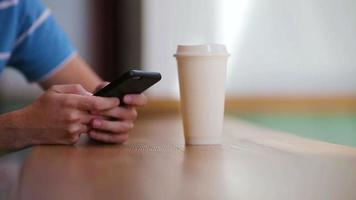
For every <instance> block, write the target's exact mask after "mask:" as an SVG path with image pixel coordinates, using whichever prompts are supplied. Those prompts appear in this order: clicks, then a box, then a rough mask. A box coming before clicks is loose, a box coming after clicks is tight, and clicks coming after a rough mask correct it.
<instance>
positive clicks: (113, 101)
mask: <svg viewBox="0 0 356 200" xmlns="http://www.w3.org/2000/svg"><path fill="white" fill-rule="evenodd" d="M68 101H69V104H71V105H72V106H74V107H76V108H78V109H80V110H86V111H103V110H109V109H112V108H115V107H117V106H119V104H120V101H119V99H118V98H116V97H97V96H80V95H75V96H74V95H73V97H72V99H71V100H68Z"/></svg>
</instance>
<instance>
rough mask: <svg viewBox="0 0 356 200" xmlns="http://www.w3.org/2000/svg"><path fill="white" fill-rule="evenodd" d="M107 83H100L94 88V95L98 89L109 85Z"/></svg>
mask: <svg viewBox="0 0 356 200" xmlns="http://www.w3.org/2000/svg"><path fill="white" fill-rule="evenodd" d="M109 83H110V82H102V83H100V84H99V85H98V86H96V89H95V91H94V93H96V92H97V91H99V90H100V89H102V88H104V87H105V86H107V85H109Z"/></svg>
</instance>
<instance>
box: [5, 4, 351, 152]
mask: <svg viewBox="0 0 356 200" xmlns="http://www.w3.org/2000/svg"><path fill="white" fill-rule="evenodd" d="M44 2H45V3H46V4H47V5H48V6H49V7H50V8H51V9H52V13H53V14H54V16H55V17H56V18H57V20H58V22H59V23H60V24H61V25H62V27H63V29H64V30H65V31H66V32H67V33H68V35H69V36H70V37H71V39H72V41H73V43H74V44H75V45H76V46H77V48H78V52H79V53H80V54H81V55H82V57H84V58H85V59H86V60H87V61H88V63H89V64H90V65H91V66H92V67H93V68H94V69H95V70H96V71H97V72H98V73H99V74H100V75H101V76H102V77H104V78H105V79H106V80H109V81H110V80H113V79H114V78H115V77H117V76H119V74H120V73H122V72H123V71H125V70H127V69H129V68H142V69H146V70H153V71H160V72H161V73H162V75H163V80H162V81H161V82H160V83H159V84H158V85H156V86H155V87H154V88H152V89H150V91H149V92H148V95H149V96H150V99H151V103H150V105H149V106H148V107H151V108H152V109H151V110H150V109H148V111H147V112H156V111H155V110H157V109H158V108H159V109H160V110H162V109H163V110H177V107H178V100H179V93H178V77H177V69H176V62H175V59H174V57H173V54H174V53H175V50H176V46H177V44H201V43H222V44H225V45H226V46H227V48H228V51H229V52H230V53H231V57H230V60H229V64H228V74H227V78H228V79H227V86H226V88H227V102H226V113H227V115H229V116H231V117H234V118H237V119H243V120H247V121H250V122H253V123H256V124H258V125H262V126H267V127H270V128H274V129H277V130H282V131H288V132H290V133H293V134H298V135H301V136H305V137H310V138H314V139H320V140H324V141H328V142H334V143H339V144H346V145H351V146H356V77H355V76H356V40H355V36H356V12H355V10H356V1H354V0H337V1H336V0H299V1H292V0H269V1H263V0H169V1H166V0H149V1H144V0H105V1H99V0H76V1H71V0H61V1H55V0H44ZM0 76H1V77H0V92H1V93H0V97H1V105H2V107H1V109H2V112H6V111H9V110H13V109H16V108H20V107H22V106H24V105H27V104H28V103H30V102H31V101H33V99H35V98H36V97H37V96H38V95H39V94H40V93H41V90H40V89H39V87H38V86H37V85H34V84H32V85H31V84H30V85H29V84H28V83H26V81H25V80H24V78H23V77H22V75H21V74H19V73H18V72H17V71H15V70H13V69H11V68H8V69H6V70H5V71H4V73H2V74H1V75H0Z"/></svg>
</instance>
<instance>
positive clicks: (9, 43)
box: [0, 0, 75, 82]
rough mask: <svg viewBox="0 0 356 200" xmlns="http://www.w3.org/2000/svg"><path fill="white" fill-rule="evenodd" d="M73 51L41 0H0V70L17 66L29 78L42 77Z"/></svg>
mask: <svg viewBox="0 0 356 200" xmlns="http://www.w3.org/2000/svg"><path fill="white" fill-rule="evenodd" d="M74 54H75V51H74V48H73V46H72V44H71V42H70V40H69V39H68V37H67V35H66V34H65V33H64V32H63V31H62V30H61V28H60V27H59V26H58V24H57V22H56V21H55V19H54V18H53V16H52V15H51V11H50V10H49V9H48V8H46V7H45V6H44V5H43V3H42V2H40V0H0V71H2V70H3V69H4V67H5V66H10V67H14V68H16V69H18V70H19V71H20V72H21V73H23V74H24V76H25V77H26V79H27V80H28V81H30V82H34V81H40V80H44V79H46V78H47V77H49V76H50V75H52V74H53V73H55V72H56V71H57V70H58V69H60V67H61V66H63V65H64V64H65V63H66V62H67V61H68V60H69V59H70V58H72V57H73V55H74Z"/></svg>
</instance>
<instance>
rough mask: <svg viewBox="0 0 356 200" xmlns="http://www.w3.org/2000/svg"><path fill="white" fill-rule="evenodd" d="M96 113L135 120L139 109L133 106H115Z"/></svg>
mask: <svg viewBox="0 0 356 200" xmlns="http://www.w3.org/2000/svg"><path fill="white" fill-rule="evenodd" d="M95 114H98V115H101V116H106V117H112V118H116V119H121V120H135V119H136V118H137V111H136V109H135V108H132V107H115V108H113V109H110V110H106V111H104V112H99V113H95Z"/></svg>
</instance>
